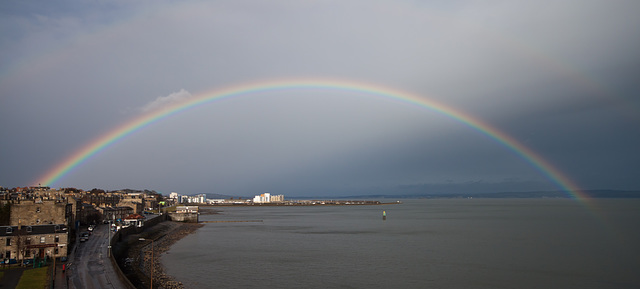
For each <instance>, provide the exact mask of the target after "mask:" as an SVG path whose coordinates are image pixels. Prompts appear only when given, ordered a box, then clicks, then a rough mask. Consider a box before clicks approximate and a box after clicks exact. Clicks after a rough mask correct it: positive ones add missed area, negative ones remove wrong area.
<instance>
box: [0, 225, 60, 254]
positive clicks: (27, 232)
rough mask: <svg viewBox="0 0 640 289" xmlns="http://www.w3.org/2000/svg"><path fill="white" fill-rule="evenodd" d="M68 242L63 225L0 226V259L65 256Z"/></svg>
mask: <svg viewBox="0 0 640 289" xmlns="http://www.w3.org/2000/svg"><path fill="white" fill-rule="evenodd" d="M68 243H69V231H68V228H67V226H65V225H34V226H0V259H1V260H3V261H5V262H9V263H13V262H12V260H13V261H14V262H22V261H23V260H26V259H40V260H42V259H45V258H47V259H51V258H61V257H67V253H68V252H67V251H68Z"/></svg>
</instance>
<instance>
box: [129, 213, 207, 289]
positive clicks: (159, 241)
mask: <svg viewBox="0 0 640 289" xmlns="http://www.w3.org/2000/svg"><path fill="white" fill-rule="evenodd" d="M158 225H160V226H161V228H157V229H156V230H153V231H152V232H148V233H147V234H146V235H148V236H147V237H144V238H145V239H149V240H151V239H152V240H153V258H151V256H150V255H149V254H145V252H149V251H150V250H151V242H148V243H145V244H143V245H141V246H135V248H131V250H129V253H128V255H129V258H132V259H133V260H134V268H135V271H136V272H137V273H139V274H141V275H143V276H144V277H145V279H147V280H149V276H150V274H149V265H147V264H148V263H147V262H146V260H148V259H152V260H151V262H152V266H153V269H154V271H153V283H154V286H158V287H162V288H166V289H184V285H183V284H182V282H180V281H178V280H176V278H175V277H174V276H171V275H168V274H166V273H165V270H164V267H163V266H162V264H161V263H160V258H161V257H162V254H164V253H165V252H167V251H169V250H170V249H171V246H172V245H173V244H175V243H176V242H178V241H179V240H181V239H182V238H184V237H186V236H188V235H190V234H193V233H195V232H196V231H197V230H198V229H199V228H201V227H202V226H204V224H201V223H181V222H173V221H165V222H163V223H161V224H158ZM158 225H156V226H158ZM143 234H144V233H143ZM143 234H140V235H143ZM138 237H142V236H136V238H138ZM137 287H140V286H137Z"/></svg>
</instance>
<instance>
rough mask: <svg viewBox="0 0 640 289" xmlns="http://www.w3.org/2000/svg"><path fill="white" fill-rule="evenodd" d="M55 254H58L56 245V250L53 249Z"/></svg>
mask: <svg viewBox="0 0 640 289" xmlns="http://www.w3.org/2000/svg"><path fill="white" fill-rule="evenodd" d="M53 254H55V255H58V247H56V248H55V250H53Z"/></svg>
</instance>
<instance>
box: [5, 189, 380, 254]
mask: <svg viewBox="0 0 640 289" xmlns="http://www.w3.org/2000/svg"><path fill="white" fill-rule="evenodd" d="M377 204H381V203H380V202H378V201H358V200H356V201H349V200H285V197H284V195H272V194H270V193H263V194H258V195H256V196H255V197H253V198H241V197H230V198H218V199H210V198H207V195H206V194H199V195H193V196H189V195H181V194H179V193H175V192H172V193H171V194H169V196H164V195H162V194H160V193H157V192H156V191H152V190H130V189H125V190H116V191H105V190H101V189H93V190H90V191H84V190H81V189H76V188H60V189H52V188H50V187H45V186H35V187H18V188H12V189H8V188H3V187H0V245H2V247H0V262H1V264H16V263H18V264H22V263H31V262H39V261H46V260H52V259H58V260H62V261H65V260H66V258H67V256H68V253H69V252H68V250H69V247H70V244H71V245H72V244H75V242H76V241H79V242H82V241H84V240H86V239H85V238H86V236H85V235H81V234H80V231H85V230H87V229H89V230H91V229H92V228H93V226H94V225H96V224H110V226H112V227H113V230H114V231H117V230H119V229H121V228H126V227H129V226H137V227H142V226H143V225H144V222H145V219H147V218H149V217H152V216H155V215H157V214H163V213H173V214H176V216H177V217H175V218H174V219H177V220H179V221H191V220H195V221H196V222H197V220H198V218H197V214H198V213H197V212H198V209H197V206H269V205H271V206H305V205H377ZM193 212H195V215H196V216H195V217H194V218H190V217H184V216H189V215H190V214H191V215H193ZM81 228H82V229H81ZM82 234H86V233H85V232H83V233H82Z"/></svg>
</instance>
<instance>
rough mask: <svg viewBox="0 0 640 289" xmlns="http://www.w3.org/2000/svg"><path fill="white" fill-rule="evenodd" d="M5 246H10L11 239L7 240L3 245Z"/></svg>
mask: <svg viewBox="0 0 640 289" xmlns="http://www.w3.org/2000/svg"><path fill="white" fill-rule="evenodd" d="M5 245H7V246H11V238H7V242H6V243H5Z"/></svg>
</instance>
